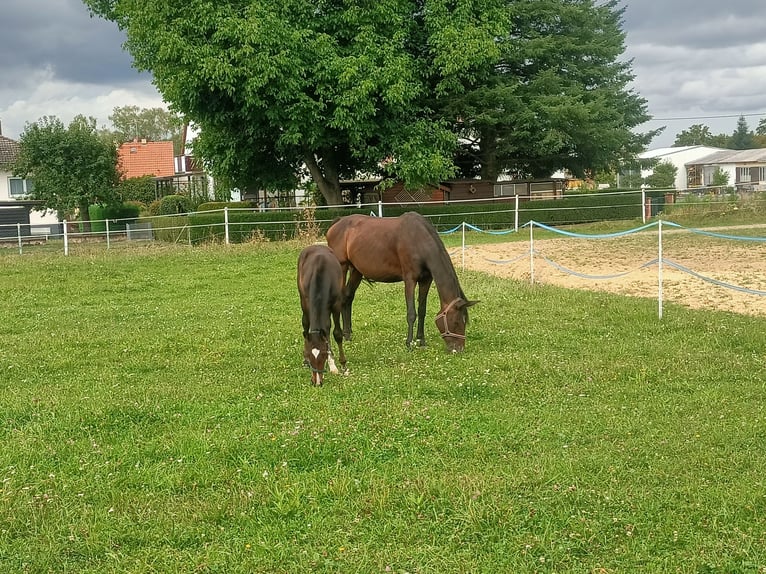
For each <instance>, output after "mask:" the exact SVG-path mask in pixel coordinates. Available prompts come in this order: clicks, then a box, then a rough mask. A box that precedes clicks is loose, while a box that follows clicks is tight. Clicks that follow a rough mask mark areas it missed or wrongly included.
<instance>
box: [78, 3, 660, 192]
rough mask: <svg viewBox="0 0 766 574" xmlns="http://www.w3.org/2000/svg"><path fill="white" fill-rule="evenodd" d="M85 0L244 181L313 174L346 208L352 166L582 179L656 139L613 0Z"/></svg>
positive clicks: (202, 152)
mask: <svg viewBox="0 0 766 574" xmlns="http://www.w3.org/2000/svg"><path fill="white" fill-rule="evenodd" d="M85 3H86V4H87V5H88V6H89V7H90V8H91V10H93V11H94V12H95V13H97V14H99V15H101V16H104V17H106V18H108V19H110V20H113V21H115V22H117V23H118V24H119V25H120V26H121V27H122V28H124V29H125V31H126V32H127V37H128V40H127V48H128V49H129V50H130V52H131V54H132V55H133V57H134V59H135V62H136V65H137V66H138V67H139V68H140V69H144V70H150V71H151V72H152V74H153V77H154V80H155V83H156V85H157V87H158V88H159V90H160V92H161V93H162V94H163V96H164V97H165V99H166V100H167V101H168V102H170V103H171V104H172V106H173V108H174V109H176V110H178V111H179V112H180V113H182V114H183V115H184V116H185V117H188V118H189V119H190V120H192V121H193V122H194V123H195V124H197V125H199V126H200V127H201V129H202V131H201V135H200V136H199V137H198V138H197V140H196V141H195V155H197V156H199V157H204V158H205V159H206V160H208V161H209V162H210V167H211V169H212V170H213V171H214V172H215V174H216V175H217V176H219V177H220V176H223V177H227V178H230V180H231V181H232V183H233V184H235V186H237V187H241V188H248V187H256V188H263V189H283V188H289V189H291V188H294V187H295V186H296V184H297V181H298V178H299V176H301V175H303V174H302V171H303V170H307V171H308V174H309V175H310V176H311V178H312V180H313V182H314V183H315V184H316V185H317V186H318V189H319V190H320V191H321V193H322V195H323V197H324V198H325V200H326V203H327V204H328V205H337V204H339V203H341V201H340V199H341V197H340V185H339V181H340V180H341V179H346V178H349V177H353V176H355V175H356V174H358V173H366V174H377V175H382V176H388V177H392V178H395V179H398V180H402V181H403V182H404V183H405V185H407V186H418V185H422V184H425V183H433V182H436V181H439V180H443V179H446V178H449V177H452V176H454V175H455V174H457V173H458V171H460V172H462V173H463V174H464V175H467V174H469V173H472V172H480V173H482V174H483V175H484V176H485V177H487V178H492V177H495V176H496V175H498V174H499V173H501V172H505V171H507V172H512V173H515V174H517V175H522V174H523V175H540V174H543V175H545V176H549V175H550V173H551V172H552V171H554V170H556V169H559V168H568V169H569V170H570V171H572V172H573V173H576V174H578V175H579V174H581V173H583V172H584V171H585V170H599V169H606V168H608V167H611V166H613V165H614V164H616V163H618V162H619V160H620V159H622V158H624V157H625V156H628V155H630V154H633V153H636V152H638V151H640V150H641V149H642V148H643V145H644V144H646V143H647V142H648V141H649V140H650V139H651V137H652V135H653V133H651V134H634V133H633V131H632V128H634V127H636V126H638V125H640V124H641V123H643V122H644V121H646V120H647V119H648V115H647V112H646V102H645V100H643V99H642V98H640V97H639V96H638V95H637V94H635V93H634V92H632V91H631V90H630V89H629V87H628V85H629V82H630V81H631V80H632V73H631V69H630V64H629V63H625V62H623V61H621V60H620V57H621V55H622V53H623V52H624V33H623V32H622V30H621V15H622V10H621V9H618V7H617V2H616V0H610V1H607V2H598V3H596V2H594V1H593V0H566V1H565V0H534V1H532V0H478V1H473V0H472V1H467V0H458V1H457V2H453V1H447V0H435V1H432V2H428V3H427V4H423V3H412V2H407V1H405V0H384V1H381V2H364V3H359V2H350V3H345V4H342V5H341V4H333V3H319V4H316V3H313V4H306V3H305V2H304V3H302V2H296V1H295V0H276V1H273V0H270V1H265V0H249V1H244V0H238V1H233V0H229V1H224V2H216V3H210V2H208V3H196V4H194V9H189V5H188V3H186V2H181V1H180V0H170V1H167V2H151V3H145V2H138V1H137V0H85ZM458 141H464V142H471V143H470V144H466V145H464V146H462V147H461V146H459V145H458ZM458 151H460V153H458ZM456 154H457V159H456Z"/></svg>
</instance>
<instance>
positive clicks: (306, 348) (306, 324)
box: [301, 308, 311, 367]
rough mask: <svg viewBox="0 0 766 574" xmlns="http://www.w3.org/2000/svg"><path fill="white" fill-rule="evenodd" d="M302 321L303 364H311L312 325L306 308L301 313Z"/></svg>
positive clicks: (305, 365)
mask: <svg viewBox="0 0 766 574" xmlns="http://www.w3.org/2000/svg"><path fill="white" fill-rule="evenodd" d="M301 323H302V325H303V366H304V367H308V366H309V328H310V327H311V324H310V320H309V314H308V311H306V309H305V308H304V309H303V313H302V315H301Z"/></svg>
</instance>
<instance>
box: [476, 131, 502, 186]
mask: <svg viewBox="0 0 766 574" xmlns="http://www.w3.org/2000/svg"><path fill="white" fill-rule="evenodd" d="M495 138H496V134H495V130H493V129H491V128H482V130H481V140H480V141H479V158H480V161H481V179H484V180H489V181H496V180H497V176H498V175H499V172H500V168H499V166H498V161H497V141H496V139H495Z"/></svg>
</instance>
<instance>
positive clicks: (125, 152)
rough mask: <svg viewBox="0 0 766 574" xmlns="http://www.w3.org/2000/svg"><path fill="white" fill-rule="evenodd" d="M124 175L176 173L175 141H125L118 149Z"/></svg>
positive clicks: (139, 175) (138, 175)
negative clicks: (174, 158)
mask: <svg viewBox="0 0 766 574" xmlns="http://www.w3.org/2000/svg"><path fill="white" fill-rule="evenodd" d="M117 153H118V156H119V161H120V169H121V170H122V173H123V176H124V177H126V178H129V177H141V176H143V175H153V176H155V177H167V176H172V175H175V172H176V170H175V163H174V160H173V142H171V141H162V142H150V141H146V140H141V141H138V140H133V141H132V142H128V143H124V144H122V145H121V146H120V148H119V150H118V151H117Z"/></svg>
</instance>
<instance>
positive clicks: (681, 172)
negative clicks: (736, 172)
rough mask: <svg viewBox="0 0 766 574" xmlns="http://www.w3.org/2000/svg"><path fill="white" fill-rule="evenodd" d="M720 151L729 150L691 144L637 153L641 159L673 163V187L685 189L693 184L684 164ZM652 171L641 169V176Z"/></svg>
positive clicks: (695, 161) (692, 162)
mask: <svg viewBox="0 0 766 574" xmlns="http://www.w3.org/2000/svg"><path fill="white" fill-rule="evenodd" d="M722 151H731V150H723V149H721V148H717V147H710V146H704V145H691V146H682V147H665V148H658V149H653V150H647V151H645V152H643V153H641V154H639V156H638V157H639V159H642V160H657V162H658V163H662V162H665V163H670V164H672V165H674V166H675V167H676V169H677V171H676V180H675V185H674V187H675V189H687V188H689V187H692V186H693V185H694V184H693V183H692V182H690V181H689V177H688V174H687V168H686V166H687V165H690V164H694V163H697V160H700V159H702V158H704V157H706V156H710V155H712V154H715V153H718V152H722ZM653 171H654V170H653V169H651V168H650V169H642V170H641V177H647V176H649V175H651V174H652V173H653ZM732 181H733V180H732Z"/></svg>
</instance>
